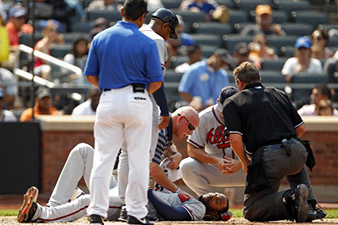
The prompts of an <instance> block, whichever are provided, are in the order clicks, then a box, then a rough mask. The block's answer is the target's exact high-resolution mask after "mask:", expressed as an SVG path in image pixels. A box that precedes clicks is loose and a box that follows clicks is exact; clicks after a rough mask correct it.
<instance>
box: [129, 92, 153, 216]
mask: <svg viewBox="0 0 338 225" xmlns="http://www.w3.org/2000/svg"><path fill="white" fill-rule="evenodd" d="M134 95H137V96H139V95H140V94H139V93H134V94H132V95H131V96H130V97H131V100H130V101H129V103H130V104H129V107H130V109H129V110H128V112H129V113H130V116H129V118H127V119H128V121H126V123H125V129H124V136H125V138H126V141H127V148H128V149H127V150H128V165H129V176H128V186H127V189H126V195H125V202H126V208H127V212H128V215H130V216H133V217H135V218H138V219H141V218H144V217H145V216H146V215H147V208H146V205H147V201H148V200H147V188H148V184H149V158H150V155H149V154H150V142H151V121H152V104H151V102H150V100H149V97H148V96H147V94H146V93H141V95H140V96H142V97H143V98H146V99H147V100H146V101H143V102H139V101H134V100H133V99H134Z"/></svg>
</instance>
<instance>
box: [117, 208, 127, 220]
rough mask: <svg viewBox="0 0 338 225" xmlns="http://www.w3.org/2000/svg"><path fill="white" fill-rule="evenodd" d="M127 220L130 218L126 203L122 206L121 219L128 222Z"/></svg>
mask: <svg viewBox="0 0 338 225" xmlns="http://www.w3.org/2000/svg"><path fill="white" fill-rule="evenodd" d="M127 220H128V213H127V208H126V206H125V205H124V206H122V208H121V212H120V218H119V221H121V222H127Z"/></svg>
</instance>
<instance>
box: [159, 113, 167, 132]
mask: <svg viewBox="0 0 338 225" xmlns="http://www.w3.org/2000/svg"><path fill="white" fill-rule="evenodd" d="M168 125H169V116H161V122H160V124H159V125H158V126H157V127H158V129H160V130H162V129H164V128H166V127H167V126H168Z"/></svg>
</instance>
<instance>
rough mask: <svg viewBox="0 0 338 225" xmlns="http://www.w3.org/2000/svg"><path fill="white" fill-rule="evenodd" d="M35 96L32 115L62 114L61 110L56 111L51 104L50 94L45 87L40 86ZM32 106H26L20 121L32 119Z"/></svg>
mask: <svg viewBox="0 0 338 225" xmlns="http://www.w3.org/2000/svg"><path fill="white" fill-rule="evenodd" d="M36 96H37V97H36V98H35V106H34V117H36V116H39V115H62V114H63V112H62V111H58V110H57V109H56V108H55V107H54V106H53V104H52V94H51V93H50V91H49V90H48V89H46V88H42V87H40V88H39V89H38V91H37V95H36ZM32 112H33V110H32V108H28V109H26V110H25V111H23V112H22V114H21V117H20V121H21V122H26V121H31V120H32Z"/></svg>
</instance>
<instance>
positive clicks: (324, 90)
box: [314, 84, 331, 99]
mask: <svg viewBox="0 0 338 225" xmlns="http://www.w3.org/2000/svg"><path fill="white" fill-rule="evenodd" d="M314 89H317V90H318V91H320V93H321V94H322V96H327V97H328V99H331V89H330V88H329V87H328V86H327V85H326V84H317V85H316V86H315V87H314Z"/></svg>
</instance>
